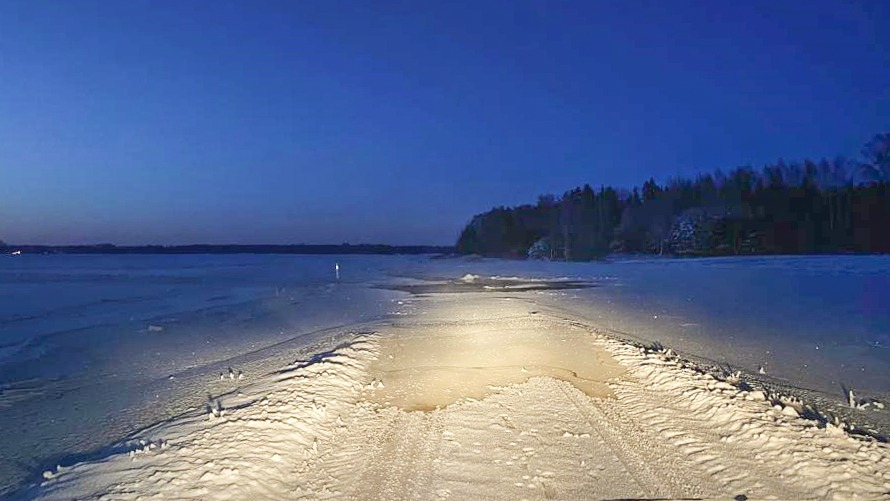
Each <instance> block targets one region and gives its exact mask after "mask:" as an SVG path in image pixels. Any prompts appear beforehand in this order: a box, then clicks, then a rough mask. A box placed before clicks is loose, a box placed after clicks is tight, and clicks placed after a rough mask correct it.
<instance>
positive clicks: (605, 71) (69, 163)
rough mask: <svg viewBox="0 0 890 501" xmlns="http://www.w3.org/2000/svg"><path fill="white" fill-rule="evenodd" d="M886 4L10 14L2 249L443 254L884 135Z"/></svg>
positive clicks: (261, 7)
mask: <svg viewBox="0 0 890 501" xmlns="http://www.w3.org/2000/svg"><path fill="white" fill-rule="evenodd" d="M888 26H890V3H888V2H886V1H883V0H876V1H871V2H855V1H837V2H833V1H826V0H800V1H790V0H789V1H781V0H770V1H747V0H746V1H718V0H713V1H712V0H701V1H690V2H683V1H674V0H655V1H650V2H631V1H626V2H625V1H608V2H606V1H602V2H599V1H593V0H579V1H577V2H543V1H542V2H516V1H503V2H494V1H491V2H485V1H481V0H480V1H467V2H458V1H451V0H449V1H443V2H432V1H413V0H412V1H404V2H387V1H372V2H335V1H330V0H295V1H285V0H282V1H275V2H268V3H264V2H256V1H244V2H218V1H204V2H198V1H178V0H177V1H167V2H141V1H133V0H125V1H115V0H104V1H96V2H91V1H80V0H76V1H75V0H62V1H58V2H48V1H31V0H5V1H3V2H0V239H3V240H6V241H8V242H16V243H97V242H115V243H119V244H141V243H168V244H169V243H194V242H203V243H236V242H237V243H298V242H306V243H340V242H343V241H350V242H352V243H359V242H383V243H394V244H399V243H439V244H451V243H453V241H454V239H455V238H456V237H457V234H458V232H459V231H460V229H461V227H462V226H463V224H464V223H465V222H466V221H467V220H468V219H469V218H470V217H471V216H472V215H473V214H474V213H477V212H481V211H484V210H487V209H488V208H490V207H491V206H493V205H513V204H518V203H524V202H533V201H534V200H535V199H536V197H537V195H538V194H541V193H561V192H563V191H565V190H567V189H569V188H571V187H573V186H577V185H580V184H583V183H590V184H592V185H599V184H614V185H618V186H632V185H634V184H639V183H641V182H642V181H643V180H644V179H645V178H648V177H649V176H655V177H656V179H659V180H662V181H663V180H666V179H667V178H669V177H670V176H674V175H678V174H695V173H696V172H699V171H704V170H711V169H713V168H716V167H722V168H728V167H734V166H737V165H744V164H750V165H753V166H755V167H760V166H762V165H763V164H764V163H766V162H771V161H774V160H776V159H777V158H779V157H784V158H786V159H789V160H794V159H802V158H805V157H821V156H834V155H836V154H845V155H850V156H856V155H857V154H858V152H859V149H860V146H861V145H862V144H863V143H864V142H865V141H867V140H868V139H869V138H870V137H871V136H872V135H873V134H875V133H877V132H882V131H886V130H887V129H890V28H888Z"/></svg>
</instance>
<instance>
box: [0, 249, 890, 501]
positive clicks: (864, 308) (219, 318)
mask: <svg viewBox="0 0 890 501" xmlns="http://www.w3.org/2000/svg"><path fill="white" fill-rule="evenodd" d="M336 262H339V263H340V266H341V270H340V274H341V276H340V280H337V278H336V276H335V270H334V265H335V263H336ZM466 276H472V277H473V280H472V281H471V282H469V281H464V284H465V285H466V286H467V287H464V289H466V290H467V291H472V292H471V294H481V295H482V296H484V297H487V298H494V299H502V300H504V301H507V300H508V299H510V297H511V295H514V294H520V295H523V297H525V298H526V299H527V300H528V301H531V303H530V304H531V306H529V307H528V308H526V309H525V310H523V311H525V312H526V313H530V312H531V311H534V310H540V311H542V312H543V311H545V310H546V311H549V312H551V313H553V314H556V315H557V316H562V317H572V318H577V319H580V320H582V321H583V322H585V323H587V324H590V325H592V326H594V327H595V328H598V329H602V330H603V331H604V332H607V333H611V334H613V335H615V336H617V337H619V338H627V339H637V340H642V341H645V342H652V341H660V342H661V343H663V344H664V345H665V346H667V347H670V348H672V349H673V350H675V351H680V352H682V353H684V354H687V355H690V356H695V357H699V358H701V359H704V360H710V361H714V362H717V363H721V364H729V365H731V366H732V370H733V371H734V370H742V371H744V372H745V373H747V374H752V375H753V374H757V372H758V369H759V368H763V369H764V372H765V373H766V374H765V376H764V378H766V379H768V380H775V381H776V382H778V383H782V384H785V385H788V386H793V387H802V388H809V389H812V390H815V391H818V392H822V393H824V394H826V395H832V396H834V397H836V400H837V401H838V402H841V403H843V402H845V401H846V398H847V393H846V391H844V390H842V389H841V386H842V385H843V386H845V387H847V388H853V389H854V390H855V394H856V395H857V397H859V398H866V399H867V398H876V399H877V400H878V401H882V402H888V401H890V348H888V344H890V307H888V303H890V301H888V298H890V258H887V257H873V256H872V257H870V256H843V257H837V256H825V257H757V258H719V259H683V260H674V259H623V260H613V261H610V262H600V263H559V262H527V261H526V262H519V261H500V260H488V259H483V260H476V259H474V260H464V259H443V260H430V259H428V258H424V257H398V256H395V257H392V256H391V257H356V256H348V257H345V256H250V255H241V256H27V255H23V256H15V257H5V256H0V485H2V486H4V487H5V488H7V489H8V488H9V486H15V485H18V483H19V482H21V481H22V480H23V479H24V478H25V475H30V476H31V477H30V478H36V477H39V474H40V472H42V471H43V470H44V469H46V468H47V467H50V466H53V465H55V464H56V463H57V462H63V463H66V462H67V463H68V464H70V463H72V462H74V461H76V460H77V459H78V458H86V457H93V456H95V455H96V454H100V453H101V451H103V450H104V447H105V446H108V445H109V444H111V443H113V442H116V441H118V440H120V439H122V438H123V437H125V436H127V435H129V434H130V433H133V432H134V431H136V430H139V429H142V428H145V427H146V426H149V425H151V424H153V423H158V422H160V421H163V420H166V419H171V418H174V417H176V416H181V415H184V414H187V413H188V412H191V410H193V409H196V408H200V409H203V408H204V406H205V405H206V404H207V394H208V393H210V394H212V395H221V394H230V393H231V394H234V393H237V392H238V391H239V388H242V387H243V386H245V385H250V384H253V383H254V382H256V381H258V380H262V378H263V375H264V374H269V373H270V372H274V371H275V370H278V369H280V368H281V367H283V366H286V365H287V364H289V363H291V362H293V360H296V359H300V358H306V359H308V358H311V356H312V354H313V353H315V352H316V351H318V350H319V349H321V348H322V347H329V345H330V343H331V342H332V341H333V340H336V339H346V337H348V336H349V335H351V334H350V332H352V331H351V330H350V329H353V328H354V327H355V326H356V325H359V324H362V325H365V326H367V325H368V324H367V323H368V322H375V321H376V322H382V323H381V324H380V325H388V324H390V323H392V322H396V323H397V322H398V321H399V320H400V319H402V318H412V316H415V315H418V314H422V315H424V319H425V320H428V321H432V320H435V319H438V321H440V322H453V321H472V320H473V318H474V317H475V315H476V313H474V309H473V308H472V307H469V308H468V307H467V305H466V304H465V305H464V306H463V307H461V308H458V309H453V310H448V309H437V310H430V311H420V310H418V306H417V305H416V304H414V303H413V302H412V301H411V300H410V297H411V296H410V295H409V294H406V293H404V292H394V291H392V290H388V289H386V288H385V287H383V286H392V285H394V284H401V285H422V284H424V283H427V282H424V281H423V280H421V279H435V280H441V279H447V280H451V281H454V282H455V283H458V282H461V277H466ZM499 277H509V278H508V279H504V278H499ZM528 279H533V280H536V282H534V284H535V286H534V287H526V286H523V285H522V284H523V283H525V282H524V281H526V280H528ZM553 279H558V280H559V281H560V282H562V283H565V282H571V281H576V282H583V283H590V284H593V285H594V287H589V288H583V289H577V288H566V289H562V290H560V289H558V288H548V287H547V286H546V285H545V281H546V280H553ZM492 280H494V281H497V280H502V281H503V280H508V281H511V282H516V285H517V287H513V288H509V287H508V288H504V287H496V288H486V287H484V285H485V284H486V283H489V281H492ZM538 284H541V285H538ZM470 285H472V286H473V287H470ZM476 286H479V287H476ZM464 289H460V290H456V291H457V292H461V291H463V290H464ZM404 290H418V291H424V290H427V289H423V288H415V289H409V288H406V289H404ZM482 290H485V292H482ZM436 291H437V289H435V288H433V289H429V290H428V292H433V293H435V292H436ZM457 296H460V294H458V295H457ZM455 300H456V301H460V300H459V299H455ZM470 304H472V303H470ZM479 315H480V316H481V315H482V312H481V311H480V312H479ZM344 336H345V337H344ZM387 342H388V341H385V340H380V341H378V343H382V344H383V345H384V346H385V343H387ZM433 345H435V342H434V343H433V344H432V345H430V346H433ZM518 345H519V346H525V347H526V348H528V349H529V350H532V349H534V350H536V351H537V348H535V346H537V345H535V344H534V343H531V344H529V343H524V342H523V341H522V340H518ZM375 346H376V345H375ZM439 347H440V348H442V346H439ZM378 348H379V347H375V349H378ZM415 348H416V347H415ZM325 349H327V348H325ZM443 349H444V348H443ZM485 350H488V351H490V349H489V348H485ZM485 350H483V351H482V352H480V353H484V352H487V351H485ZM545 351H546V350H545ZM505 355H509V354H507V353H505ZM439 359H440V357H439V355H438V354H432V355H430V358H429V359H428V360H427V361H428V362H430V363H432V362H435V361H436V360H439ZM488 359H489V360H490V358H488ZM625 359H626V357H625ZM464 362H467V360H464ZM634 363H636V362H634ZM648 363H649V362H647V364H648ZM495 365H497V364H495ZM510 365H512V363H511V364H510ZM541 365H542V366H546V367H556V368H558V369H566V367H564V365H567V364H565V363H555V362H553V363H551V362H547V363H545V364H541ZM568 365H577V364H575V363H574V362H572V363H570V364H568ZM457 366H458V367H459V366H460V364H458V365H457ZM474 366H476V365H474ZM229 367H231V368H232V373H233V375H234V376H233V377H229V376H228V374H229ZM464 369H466V367H464ZM489 369H491V367H489ZM498 370H500V369H498ZM520 370H521V369H520ZM526 370H530V368H528V367H526ZM640 370H643V371H645V370H644V369H640ZM446 372H447V371H446ZM458 372H459V371H458ZM483 372H484V371H483ZM495 372H497V371H495ZM638 372H639V371H638ZM239 373H240V374H241V375H242V378H243V379H239V378H238V376H237V375H238V374H239ZM220 374H222V378H221V377H220ZM428 375H429V374H428ZM490 375H491V373H490V374H487V375H485V377H482V378H480V379H479V381H487V380H488V376H490ZM536 375H538V376H546V377H549V376H558V375H559V374H556V373H555V372H552V371H551V372H549V373H548V372H546V371H545V372H542V373H541V374H536ZM452 376H453V373H450V375H449V376H448V377H449V378H450V377H452ZM350 377H351V376H350ZM646 377H653V378H656V379H658V380H659V381H660V380H661V379H659V378H660V376H659V375H658V374H648V375H647V376H646ZM433 379H435V378H433ZM495 379H496V380H497V379H498V378H495ZM521 379H522V380H523V381H525V380H526V379H528V378H521ZM564 379H567V380H569V381H570V382H571V380H570V378H564ZM594 379H595V378H594ZM535 381H538V379H536V378H532V379H531V380H529V383H522V381H516V382H517V383H522V384H531V385H532V386H531V387H533V388H538V386H535V385H538V384H539V383H536V382H535ZM548 384H549V383H548ZM665 384H666V383H665ZM395 386H396V387H400V386H401V384H400V383H397V384H396V385H395ZM384 387H385V388H388V387H389V386H388V385H386V384H384ZM545 387H547V388H550V389H551V390H552V389H553V387H550V386H547V385H545ZM439 388H440V389H444V390H447V389H448V388H447V385H446V386H445V387H442V386H439ZM542 388H543V387H542ZM464 390H466V388H464ZM542 391H543V390H542ZM634 391H636V390H634ZM483 393H486V392H483ZM591 394H596V391H591ZM467 395H475V396H478V397H480V398H482V397H483V396H484V395H482V394H479V393H478V391H477V390H473V391H471V392H470V393H467ZM517 398H520V397H519V396H517ZM522 398H525V397H522ZM619 398H620V395H619ZM634 398H636V397H634ZM486 401H487V398H486ZM443 402H445V401H444V400H443V401H440V403H443ZM650 403H651V402H650ZM718 403H719V402H718ZM427 404H429V402H427ZM434 405H437V404H435V403H434ZM591 412H592V411H591ZM781 412H788V413H790V412H791V410H788V409H787V406H786V407H785V408H783V409H782V410H781ZM861 412H863V413H872V414H873V415H875V416H883V415H884V414H886V411H883V410H880V409H879V408H877V407H869V408H867V409H866V410H863V411H861ZM412 419H413V418H412ZM301 440H302V438H301ZM310 447H311V444H310ZM72 455H74V456H72ZM78 455H79V456H78ZM62 458H67V459H64V460H63V459H62ZM616 474H620V472H617V473H616ZM452 487H453V486H452ZM539 487H540V485H539ZM0 492H2V489H0ZM542 492H543V491H542Z"/></svg>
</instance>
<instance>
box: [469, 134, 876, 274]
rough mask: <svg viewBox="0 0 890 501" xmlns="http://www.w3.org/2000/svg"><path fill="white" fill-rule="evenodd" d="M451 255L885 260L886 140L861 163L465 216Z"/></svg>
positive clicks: (546, 200)
mask: <svg viewBox="0 0 890 501" xmlns="http://www.w3.org/2000/svg"><path fill="white" fill-rule="evenodd" d="M457 250H458V252H461V253H465V254H480V255H485V256H497V257H532V258H545V259H569V260H584V259H592V258H595V257H598V256H602V255H605V254H608V253H610V252H627V253H658V254H677V255H725V254H802V253H829V252H858V253H886V252H890V133H884V134H878V135H877V136H875V137H874V138H873V139H872V140H871V141H869V142H868V144H866V146H865V147H864V148H863V159H862V161H858V162H857V161H852V160H849V159H846V158H843V157H839V158H836V159H833V160H825V159H823V160H821V161H818V162H813V161H809V160H806V161H803V162H800V163H785V162H784V161H781V160H780V161H779V162H777V163H776V164H775V165H768V166H766V167H764V168H763V169H762V170H760V171H755V170H754V169H752V168H750V167H741V168H737V169H734V170H732V171H730V172H728V173H723V172H721V171H716V172H714V173H713V174H703V175H700V176H699V177H697V178H696V179H694V180H689V179H673V180H670V181H668V182H667V183H666V184H664V185H659V184H657V183H656V182H655V180H654V179H649V180H648V181H646V182H645V183H643V186H642V188H633V190H620V189H616V188H612V187H601V188H599V189H593V188H591V187H590V186H589V185H585V186H584V187H583V188H576V189H573V190H571V191H569V192H567V193H565V194H563V195H562V196H561V197H555V196H550V195H548V196H541V197H539V199H538V202H537V204H535V205H522V206H518V207H512V208H507V207H498V208H494V209H492V210H490V211H488V212H486V213H483V214H479V215H477V216H475V217H474V218H473V219H472V221H470V223H469V224H468V225H467V226H466V227H465V228H464V230H463V232H462V233H461V235H460V238H459V239H458V242H457Z"/></svg>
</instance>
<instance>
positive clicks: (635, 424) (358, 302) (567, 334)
mask: <svg viewBox="0 0 890 501" xmlns="http://www.w3.org/2000/svg"><path fill="white" fill-rule="evenodd" d="M335 262H339V263H340V265H341V279H340V280H339V281H337V280H336V279H335V277H334V269H333V268H334V263H335ZM461 277H463V278H461ZM888 281H890V260H888V259H886V258H872V257H843V258H837V257H818V258H749V259H707V260H624V261H618V262H612V263H593V264H567V263H528V262H504V261H495V260H464V259H461V260H429V259H428V258H424V257H333V256H324V257H306V256H126V257H108V256H15V257H13V256H8V257H7V256H4V257H3V259H2V267H0V299H2V305H3V306H2V310H0V350H2V353H0V354H2V356H4V358H2V359H0V388H2V393H0V409H2V413H0V434H2V436H0V485H2V486H3V487H4V490H2V491H0V492H6V493H7V494H9V493H10V492H12V490H13V489H17V488H21V487H22V486H23V485H24V486H26V488H25V489H24V490H18V491H17V494H16V495H15V497H21V498H43V499H72V498H100V499H136V498H146V497H151V496H161V497H167V498H177V497H178V498H182V497H185V498H196V499H208V498H212V499H216V498H219V499H245V498H256V499H281V498H308V499H318V498H343V497H345V498H355V499H374V498H376V499H393V498H408V497H413V498H424V499H435V498H443V499H444V498H449V497H452V498H455V499H468V498H476V499H522V498H529V499H578V498H593V499H603V498H677V497H685V498H702V497H720V498H732V497H734V496H739V495H744V496H747V497H749V498H752V499H754V498H764V497H771V496H772V497H775V498H779V499H789V498H795V499H796V498H801V497H807V498H832V497H834V498H840V499H848V498H852V497H855V496H859V497H861V498H865V499H871V498H879V497H881V496H886V495H887V493H888V492H890V449H888V446H887V444H885V443H882V442H881V441H879V440H875V438H874V437H875V436H876V435H881V434H886V431H887V428H886V427H885V425H886V423H887V410H886V409H883V408H882V405H883V402H885V401H887V397H888V395H890V382H888V380H887V377H888V374H890V368H888V360H890V353H888V352H890V348H888V347H887V344H888V335H890V329H888V325H890V313H888V306H886V304H885V301H882V300H884V298H888V297H890V283H888ZM655 341H658V342H660V344H658V343H655ZM814 346H816V347H818V349H817V348H815V347H814ZM678 354H679V356H678ZM841 385H843V386H844V387H846V388H853V389H854V391H855V392H856V393H855V398H854V401H853V404H855V405H854V407H860V408H851V406H850V405H849V403H850V402H848V401H847V399H848V395H845V393H844V392H843V390H842V389H841Z"/></svg>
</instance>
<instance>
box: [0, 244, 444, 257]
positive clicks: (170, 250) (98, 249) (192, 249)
mask: <svg viewBox="0 0 890 501" xmlns="http://www.w3.org/2000/svg"><path fill="white" fill-rule="evenodd" d="M13 252H20V253H21V254H316V255H318V254H365V255H367V254H382V255H391V254H451V253H453V252H454V247H450V246H437V245H383V244H358V245H350V244H342V245H312V244H294V245H275V244H264V245H213V244H193V245H127V246H123V245H112V244H101V245H7V246H5V247H2V246H0V253H3V254H11V253H13Z"/></svg>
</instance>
